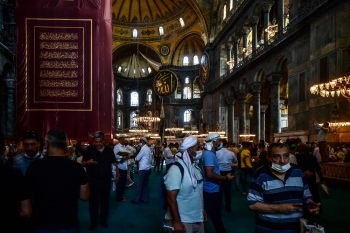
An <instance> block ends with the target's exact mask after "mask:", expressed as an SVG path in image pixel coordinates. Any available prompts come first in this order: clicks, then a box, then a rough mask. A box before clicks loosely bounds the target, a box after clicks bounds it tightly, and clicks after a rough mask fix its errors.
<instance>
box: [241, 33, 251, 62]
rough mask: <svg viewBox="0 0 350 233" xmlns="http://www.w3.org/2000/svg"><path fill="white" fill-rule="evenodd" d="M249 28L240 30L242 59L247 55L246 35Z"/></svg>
mask: <svg viewBox="0 0 350 233" xmlns="http://www.w3.org/2000/svg"><path fill="white" fill-rule="evenodd" d="M249 31H250V30H249V27H243V28H242V37H243V59H244V58H245V57H246V55H247V51H248V34H249Z"/></svg>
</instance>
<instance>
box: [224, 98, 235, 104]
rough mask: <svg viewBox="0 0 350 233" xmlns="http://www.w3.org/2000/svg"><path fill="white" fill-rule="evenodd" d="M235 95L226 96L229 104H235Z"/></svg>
mask: <svg viewBox="0 0 350 233" xmlns="http://www.w3.org/2000/svg"><path fill="white" fill-rule="evenodd" d="M235 100H236V99H235V97H234V96H227V97H226V103H227V104H228V105H234V104H235Z"/></svg>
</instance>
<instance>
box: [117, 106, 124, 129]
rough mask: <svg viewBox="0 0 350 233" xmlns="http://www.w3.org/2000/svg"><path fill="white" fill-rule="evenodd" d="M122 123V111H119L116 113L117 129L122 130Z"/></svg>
mask: <svg viewBox="0 0 350 233" xmlns="http://www.w3.org/2000/svg"><path fill="white" fill-rule="evenodd" d="M122 122H123V113H122V111H120V110H119V111H118V112H117V129H122V128H123V125H122Z"/></svg>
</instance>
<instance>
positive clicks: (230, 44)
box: [226, 42, 233, 50]
mask: <svg viewBox="0 0 350 233" xmlns="http://www.w3.org/2000/svg"><path fill="white" fill-rule="evenodd" d="M232 48H233V45H232V43H231V42H227V43H226V49H227V50H231V49H232Z"/></svg>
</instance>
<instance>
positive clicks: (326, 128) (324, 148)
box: [314, 121, 329, 163]
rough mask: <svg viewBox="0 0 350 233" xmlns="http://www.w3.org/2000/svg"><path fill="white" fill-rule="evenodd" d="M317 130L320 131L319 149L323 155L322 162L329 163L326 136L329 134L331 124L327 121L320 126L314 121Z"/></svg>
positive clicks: (318, 136) (318, 137) (318, 138)
mask: <svg viewBox="0 0 350 233" xmlns="http://www.w3.org/2000/svg"><path fill="white" fill-rule="evenodd" d="M314 126H315V129H316V130H318V135H317V141H318V147H319V150H320V154H321V162H322V163H327V162H328V159H329V157H328V151H327V141H326V135H327V133H328V132H329V122H327V121H325V122H324V123H323V124H322V126H320V125H319V124H318V123H317V122H316V121H314Z"/></svg>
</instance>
